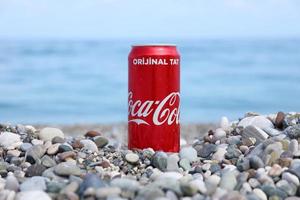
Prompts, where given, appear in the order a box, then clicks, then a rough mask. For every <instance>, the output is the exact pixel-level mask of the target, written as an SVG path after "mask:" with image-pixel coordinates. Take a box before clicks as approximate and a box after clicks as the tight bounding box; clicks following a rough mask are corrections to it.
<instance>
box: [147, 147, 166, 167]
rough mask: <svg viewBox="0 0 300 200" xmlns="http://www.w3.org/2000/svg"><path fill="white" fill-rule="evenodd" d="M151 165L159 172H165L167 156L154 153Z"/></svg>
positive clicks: (159, 152) (163, 153)
mask: <svg viewBox="0 0 300 200" xmlns="http://www.w3.org/2000/svg"><path fill="white" fill-rule="evenodd" d="M151 164H152V165H153V166H154V167H156V168H158V169H160V170H161V171H166V169H167V165H168V155H167V154H166V153H165V152H162V151H158V152H156V153H155V154H154V155H153V157H152V161H151Z"/></svg>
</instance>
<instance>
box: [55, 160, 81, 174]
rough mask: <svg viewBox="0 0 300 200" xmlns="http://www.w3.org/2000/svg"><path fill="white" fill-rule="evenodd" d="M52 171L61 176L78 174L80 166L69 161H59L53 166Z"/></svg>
mask: <svg viewBox="0 0 300 200" xmlns="http://www.w3.org/2000/svg"><path fill="white" fill-rule="evenodd" d="M54 172H55V173H56V174H57V175H61V176H69V175H75V176H79V175H80V174H81V171H80V168H79V167H78V166H76V165H75V164H73V163H71V162H62V163H59V164H58V165H56V166H55V167H54Z"/></svg>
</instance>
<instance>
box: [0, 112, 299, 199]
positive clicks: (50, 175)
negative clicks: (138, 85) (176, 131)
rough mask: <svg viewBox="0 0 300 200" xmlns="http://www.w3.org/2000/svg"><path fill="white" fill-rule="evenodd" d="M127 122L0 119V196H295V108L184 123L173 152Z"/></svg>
mask: <svg viewBox="0 0 300 200" xmlns="http://www.w3.org/2000/svg"><path fill="white" fill-rule="evenodd" d="M126 129H127V128H126V124H111V125H77V126H75V125H74V126H65V125H57V126H54V125H51V126H49V125H21V124H17V125H13V124H1V123H0V200H14V199H16V200H33V199H36V200H38V199H39V200H50V199H57V200H64V199H67V200H79V199H88V200H93V199H100V200H102V199H109V200H123V199H136V200H144V199H145V200H148V199H149V200H167V199H171V200H179V199H182V200H210V199H212V200H218V199H221V200H283V199H286V200H300V197H298V196H300V148H299V142H300V113H296V112H290V113H283V112H278V113H274V114H269V115H260V114H258V113H246V114H245V115H244V116H243V117H241V118H240V119H236V120H235V121H229V120H228V118H227V117H222V118H221V119H220V122H219V123H218V124H189V125H185V124H183V125H182V129H181V130H182V131H181V141H180V144H181V149H180V152H179V153H166V152H162V151H156V152H155V151H154V150H153V149H151V148H148V149H143V150H128V149H127V145H126V144H127V141H126V140H127V130H126Z"/></svg>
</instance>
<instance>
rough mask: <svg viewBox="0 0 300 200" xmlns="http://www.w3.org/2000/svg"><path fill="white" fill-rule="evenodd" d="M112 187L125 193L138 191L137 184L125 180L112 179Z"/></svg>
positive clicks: (133, 181)
mask: <svg viewBox="0 0 300 200" xmlns="http://www.w3.org/2000/svg"><path fill="white" fill-rule="evenodd" d="M110 185H111V186H113V187H118V188H121V190H125V191H126V190H127V191H133V192H135V191H138V190H139V189H140V184H139V182H137V181H135V180H131V179H127V178H116V179H113V180H112V181H111V183H110Z"/></svg>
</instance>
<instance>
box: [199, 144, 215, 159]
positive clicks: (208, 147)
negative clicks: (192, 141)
mask: <svg viewBox="0 0 300 200" xmlns="http://www.w3.org/2000/svg"><path fill="white" fill-rule="evenodd" d="M195 148H196V150H197V154H198V156H200V157H202V158H207V157H208V156H209V155H211V154H212V153H215V152H216V151H217V145H215V144H210V143H206V144H204V145H203V146H202V145H201V146H200V147H199V146H195Z"/></svg>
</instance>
